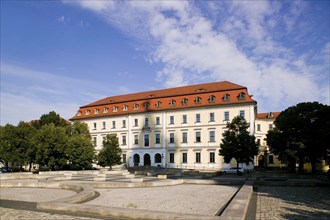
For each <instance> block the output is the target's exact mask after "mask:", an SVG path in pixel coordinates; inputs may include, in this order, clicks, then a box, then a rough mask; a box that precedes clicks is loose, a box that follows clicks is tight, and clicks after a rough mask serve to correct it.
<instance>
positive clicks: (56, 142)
mask: <svg viewBox="0 0 330 220" xmlns="http://www.w3.org/2000/svg"><path fill="white" fill-rule="evenodd" d="M34 142H35V144H36V147H37V153H36V154H37V155H36V159H37V162H38V163H39V164H40V165H46V166H48V167H49V168H50V169H51V170H54V169H55V167H59V168H62V167H63V166H65V165H67V161H68V155H67V154H66V146H67V142H68V135H67V134H66V129H65V128H64V127H55V125H54V124H48V125H44V126H42V127H41V128H40V129H39V130H38V132H37V133H36V135H35V138H34Z"/></svg>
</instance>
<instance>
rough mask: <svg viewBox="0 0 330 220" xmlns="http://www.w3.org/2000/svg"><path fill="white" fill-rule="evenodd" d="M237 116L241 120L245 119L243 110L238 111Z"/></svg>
mask: <svg viewBox="0 0 330 220" xmlns="http://www.w3.org/2000/svg"><path fill="white" fill-rule="evenodd" d="M239 116H240V117H241V118H245V111H244V110H240V111H239Z"/></svg>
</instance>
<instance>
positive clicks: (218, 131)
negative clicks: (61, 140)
mask: <svg viewBox="0 0 330 220" xmlns="http://www.w3.org/2000/svg"><path fill="white" fill-rule="evenodd" d="M237 115H242V116H244V117H245V119H246V120H247V122H248V123H250V132H251V134H253V133H254V124H255V103H242V104H234V105H217V106H206V107H205V106H204V107H194V108H186V109H176V110H166V111H153V112H152V111H150V112H143V113H134V114H127V115H118V116H106V117H98V118H90V119H82V120H80V121H83V122H85V123H87V125H88V127H89V129H90V133H91V135H92V140H93V141H94V143H95V148H96V150H97V151H99V150H101V149H102V142H103V139H104V138H105V136H106V135H107V134H110V133H112V134H116V135H117V137H118V140H119V144H120V147H121V149H122V154H123V155H122V156H123V162H124V163H125V164H126V165H127V167H132V166H144V165H151V166H160V167H170V168H187V169H198V170H218V169H220V168H222V167H223V166H224V161H223V158H222V156H219V149H220V143H221V139H222V138H223V137H222V134H223V132H224V130H225V129H226V125H227V123H228V122H230V121H231V120H232V119H233V118H234V117H235V116H237Z"/></svg>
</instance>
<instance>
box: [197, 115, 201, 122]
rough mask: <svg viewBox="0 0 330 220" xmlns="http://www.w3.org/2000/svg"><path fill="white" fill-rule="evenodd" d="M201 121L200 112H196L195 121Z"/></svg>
mask: <svg viewBox="0 0 330 220" xmlns="http://www.w3.org/2000/svg"><path fill="white" fill-rule="evenodd" d="M200 122H201V114H196V123H200Z"/></svg>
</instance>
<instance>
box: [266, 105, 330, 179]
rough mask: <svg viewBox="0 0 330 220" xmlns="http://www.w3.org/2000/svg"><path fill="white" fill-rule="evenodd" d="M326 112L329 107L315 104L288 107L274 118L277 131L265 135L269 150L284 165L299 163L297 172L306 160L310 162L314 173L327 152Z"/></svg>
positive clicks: (327, 129) (328, 136) (327, 121)
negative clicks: (317, 164)
mask: <svg viewBox="0 0 330 220" xmlns="http://www.w3.org/2000/svg"><path fill="white" fill-rule="evenodd" d="M329 112H330V109H329V106H326V105H322V104H320V103H318V102H306V103H299V104H297V105H296V106H292V107H289V108H287V109H286V110H284V111H283V112H281V114H280V115H279V116H278V117H277V118H276V120H275V122H274V124H275V127H276V128H275V129H274V130H273V131H270V132H269V133H268V134H267V144H268V146H269V147H270V150H271V151H272V152H274V153H275V154H278V155H279V156H280V159H281V160H282V161H283V162H288V163H289V164H292V163H295V161H297V160H298V161H299V172H302V171H303V165H304V162H305V161H309V162H311V164H312V172H313V173H314V172H315V171H316V163H317V161H318V160H319V159H321V158H325V157H326V155H327V152H329V144H328V143H327V142H328V140H329V138H330V135H329V126H330V119H329V118H330V116H329ZM277 139H281V140H277ZM291 168H293V167H291ZM291 170H292V169H291ZM292 171H293V170H292Z"/></svg>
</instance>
